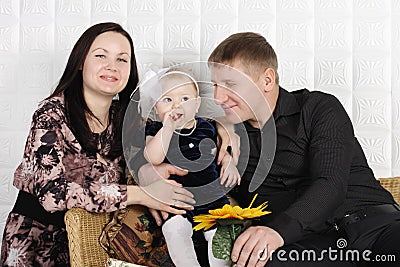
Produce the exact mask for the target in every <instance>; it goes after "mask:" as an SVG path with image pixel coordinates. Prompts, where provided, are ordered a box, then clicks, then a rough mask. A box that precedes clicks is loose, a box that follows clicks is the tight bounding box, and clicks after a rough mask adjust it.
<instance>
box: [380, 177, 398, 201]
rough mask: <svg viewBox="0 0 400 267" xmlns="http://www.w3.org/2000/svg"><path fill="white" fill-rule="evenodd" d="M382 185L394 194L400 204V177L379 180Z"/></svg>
mask: <svg viewBox="0 0 400 267" xmlns="http://www.w3.org/2000/svg"><path fill="white" fill-rule="evenodd" d="M378 180H379V182H380V183H381V185H382V186H383V187H384V188H385V189H386V190H388V191H389V192H390V193H392V195H393V198H394V200H395V201H396V202H397V203H399V204H400V177H391V178H378Z"/></svg>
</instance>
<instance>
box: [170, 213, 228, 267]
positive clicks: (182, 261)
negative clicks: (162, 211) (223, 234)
mask: <svg viewBox="0 0 400 267" xmlns="http://www.w3.org/2000/svg"><path fill="white" fill-rule="evenodd" d="M215 231H216V229H213V230H209V231H206V232H204V237H205V239H206V240H207V243H208V260H209V262H210V266H211V267H225V266H230V261H226V260H221V259H217V258H215V257H214V255H213V253H212V249H211V246H212V239H213V236H214V234H215ZM162 232H163V234H164V237H165V241H166V242H167V247H168V252H169V255H170V257H171V259H172V261H173V262H174V264H175V266H176V267H188V266H190V267H200V264H199V262H198V261H197V256H196V252H195V250H194V246H193V241H192V235H193V230H192V224H191V223H190V222H189V221H188V220H187V219H186V218H184V217H183V216H180V215H175V216H173V217H171V218H170V219H168V220H167V221H166V222H165V223H164V225H163V226H162Z"/></svg>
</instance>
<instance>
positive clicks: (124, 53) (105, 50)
mask: <svg viewBox="0 0 400 267" xmlns="http://www.w3.org/2000/svg"><path fill="white" fill-rule="evenodd" d="M97 50H103V51H104V52H106V53H108V50H107V49H104V48H101V47H98V48H95V49H93V50H92V51H91V53H93V52H95V51H97ZM118 55H127V56H128V57H131V56H130V55H129V53H128V52H121V53H119V54H118Z"/></svg>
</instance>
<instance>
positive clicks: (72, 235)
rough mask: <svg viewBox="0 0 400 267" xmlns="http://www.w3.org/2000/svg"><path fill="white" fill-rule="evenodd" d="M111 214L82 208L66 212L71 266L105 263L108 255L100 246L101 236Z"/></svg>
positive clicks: (102, 264)
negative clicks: (92, 211)
mask: <svg viewBox="0 0 400 267" xmlns="http://www.w3.org/2000/svg"><path fill="white" fill-rule="evenodd" d="M109 216H110V215H109V213H91V212H88V211H86V210H84V209H81V208H73V209H70V210H69V211H67V212H66V214H65V218H64V220H65V224H66V229H67V233H68V242H69V253H70V261H71V267H82V266H85V267H86V266H87V267H89V266H93V267H94V266H95V267H98V266H101V267H102V266H104V265H105V263H106V260H107V258H108V255H107V253H106V252H105V251H104V249H103V248H102V247H101V246H100V243H99V236H100V234H101V231H102V229H103V227H104V225H105V224H106V223H107V222H108V221H109Z"/></svg>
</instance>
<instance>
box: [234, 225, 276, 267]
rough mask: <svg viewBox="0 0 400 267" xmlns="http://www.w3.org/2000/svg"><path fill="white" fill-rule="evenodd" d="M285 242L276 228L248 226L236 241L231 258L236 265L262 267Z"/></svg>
mask: <svg viewBox="0 0 400 267" xmlns="http://www.w3.org/2000/svg"><path fill="white" fill-rule="evenodd" d="M283 244H284V241H283V238H282V237H281V236H280V235H279V233H278V232H276V231H275V230H274V229H272V228H269V227H266V226H252V227H249V228H247V229H246V230H245V231H244V232H243V233H242V234H241V235H240V236H239V237H238V238H237V239H236V241H235V244H234V246H233V249H232V254H231V259H232V261H233V262H236V266H238V267H239V266H241V267H244V266H248V267H253V266H256V267H261V266H264V265H265V264H267V261H268V259H269V257H270V256H271V252H272V251H276V250H277V249H278V248H280V247H282V246H283Z"/></svg>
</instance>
